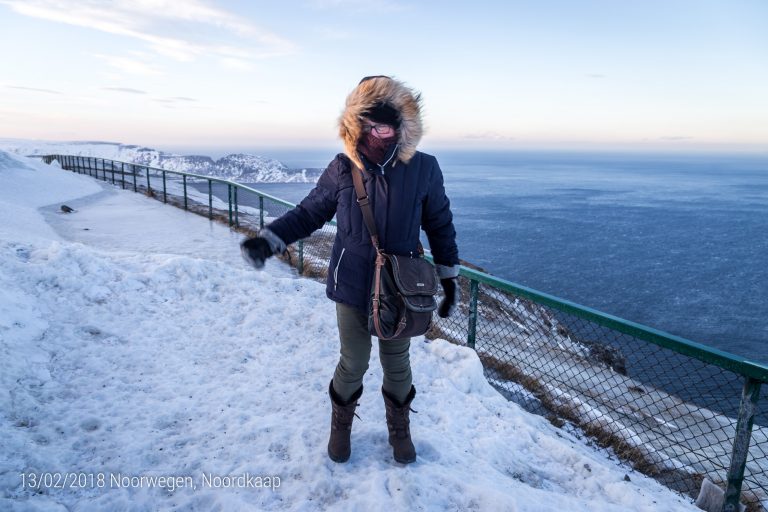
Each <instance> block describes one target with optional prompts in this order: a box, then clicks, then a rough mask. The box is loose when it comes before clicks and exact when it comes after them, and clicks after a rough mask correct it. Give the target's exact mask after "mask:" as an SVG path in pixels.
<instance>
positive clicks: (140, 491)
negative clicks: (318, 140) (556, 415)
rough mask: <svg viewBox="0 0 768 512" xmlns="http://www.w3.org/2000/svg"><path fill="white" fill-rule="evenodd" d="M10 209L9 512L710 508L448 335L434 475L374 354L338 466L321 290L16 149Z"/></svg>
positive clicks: (424, 389) (417, 426) (332, 359)
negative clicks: (329, 445) (391, 426)
mask: <svg viewBox="0 0 768 512" xmlns="http://www.w3.org/2000/svg"><path fill="white" fill-rule="evenodd" d="M63 203H66V204H67V205H69V206H71V207H74V208H75V209H76V211H75V212H73V213H69V214H65V213H61V212H60V208H59V207H60V205H61V204H63ZM0 214H2V215H3V217H4V219H5V221H4V222H2V223H0V251H2V254H1V255H0V365H2V366H1V371H0V439H1V440H2V441H1V442H0V509H1V510H25V511H26V510H30V511H33V510H41V511H42V510H45V511H57V510H61V511H64V510H77V511H79V510H167V509H179V510H223V511H231V510H345V511H346V510H365V511H371V510H387V511H391V510H436V511H443V510H462V511H463V510H492V511H505V510H510V511H513V510H514V511H539V510H540V511H551V510H562V511H600V510H606V511H607V510H616V511H619V510H620V511H657V510H664V511H683V510H691V511H693V510H698V509H696V508H695V507H694V506H693V505H692V504H691V503H690V502H689V500H687V499H685V498H682V497H679V496H678V495H676V494H674V493H673V492H671V491H669V490H668V489H666V488H664V487H662V486H661V485H659V484H658V483H656V482H655V481H653V480H651V479H649V478H646V477H644V476H642V475H640V474H637V473H634V472H631V471H630V470H628V469H627V468H625V467H622V466H619V465H617V463H615V462H614V461H611V460H609V459H606V458H605V456H604V455H602V454H600V453H598V452H595V451H593V450H592V449H591V448H588V447H586V446H584V445H583V444H582V443H581V442H580V441H579V440H577V439H576V438H574V437H572V436H571V435H570V434H568V433H566V432H564V431H562V430H558V429H556V428H555V427H553V426H552V425H551V424H549V423H548V422H547V421H546V420H544V419H543V418H541V417H538V416H534V415H531V414H528V413H526V412H524V411H523V410H521V409H520V407H519V406H517V405H516V404H514V403H511V402H508V401H507V400H505V399H504V398H503V397H502V396H501V395H499V393H497V392H496V391H495V390H494V389H493V387H491V386H490V385H489V384H488V383H487V381H486V380H485V378H484V377H483V371H482V367H481V364H480V361H479V360H478V357H477V355H476V354H475V353H474V352H473V351H472V350H470V349H468V348H465V347H459V346H456V345H453V344H450V343H448V342H446V341H443V340H435V341H432V342H426V341H424V339H423V338H418V339H415V340H414V342H413V345H412V349H411V353H412V361H413V369H414V379H415V386H416V388H417V391H418V392H417V396H416V400H415V401H414V404H413V406H414V408H415V409H416V410H418V411H419V412H418V413H417V414H413V415H412V433H413V436H414V441H415V445H416V448H417V451H418V453H419V458H418V461H417V462H416V463H415V464H411V465H408V466H401V465H399V464H396V463H395V462H394V461H393V459H392V455H391V449H390V447H389V445H388V444H387V435H386V425H385V421H384V404H383V402H382V399H381V395H380V393H379V391H378V390H379V387H380V383H381V379H382V374H381V369H380V366H379V363H378V356H377V354H376V351H375V350H374V351H373V352H374V353H373V356H372V361H371V366H370V370H369V373H368V375H366V380H365V386H366V392H365V393H364V394H363V397H362V399H361V406H360V407H359V408H358V414H359V415H360V420H355V424H354V428H353V434H352V442H353V452H352V458H351V459H350V461H349V462H348V463H347V464H335V463H333V462H331V461H330V460H329V459H328V457H327V455H326V452H325V449H326V442H327V435H328V427H329V423H330V406H329V401H328V397H327V386H328V381H329V379H330V376H331V374H332V372H333V368H334V366H335V364H336V360H337V352H338V345H337V343H338V342H337V330H336V324H335V311H334V306H333V303H332V302H330V301H328V300H327V299H326V298H325V293H324V286H323V285H322V284H321V283H318V282H315V281H311V280H307V279H302V278H299V277H297V276H296V275H294V274H293V272H292V271H291V270H290V269H289V268H288V267H287V266H284V265H282V264H281V263H280V262H278V261H269V262H268V263H267V266H266V268H265V270H264V271H261V272H258V271H255V270H252V269H250V268H248V267H247V266H246V265H245V264H244V263H243V262H242V260H241V259H240V255H239V249H238V242H239V235H236V234H234V233H232V232H230V231H229V230H228V229H227V228H226V227H225V226H221V225H218V224H215V223H211V222H209V221H208V220H206V219H204V218H202V217H199V216H195V215H191V214H188V213H185V212H183V211H182V210H179V209H176V208H174V207H172V206H166V205H163V204H162V203H159V202H158V201H155V200H152V199H148V198H146V197H143V196H141V195H139V194H134V193H133V192H130V191H127V190H126V191H122V190H120V189H119V188H115V187H113V186H111V185H107V184H103V183H99V182H96V181H95V180H93V179H92V178H89V177H87V176H82V175H76V174H73V173H68V172H62V171H61V170H59V169H57V168H56V167H55V165H54V166H46V165H43V164H39V163H36V162H32V161H30V160H27V159H24V158H19V157H15V156H10V155H8V154H6V153H2V152H0ZM626 475H629V478H625V477H626ZM228 476H232V477H243V478H240V479H237V478H233V479H227V478H225V477H228ZM159 477H178V479H179V480H178V481H176V480H171V479H170V478H166V479H165V480H163V479H159ZM278 482H279V485H278ZM38 484H39V485H38ZM54 484H58V485H56V486H54ZM227 484H229V485H230V486H229V487H225V486H226V485H227ZM33 487H34V488H33ZM38 487H39V488H38ZM62 487H63V488H62ZM174 487H175V488H174Z"/></svg>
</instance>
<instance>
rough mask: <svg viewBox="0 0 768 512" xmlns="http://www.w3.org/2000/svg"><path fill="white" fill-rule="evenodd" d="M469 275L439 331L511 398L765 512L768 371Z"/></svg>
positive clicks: (118, 174)
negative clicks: (471, 353) (469, 353)
mask: <svg viewBox="0 0 768 512" xmlns="http://www.w3.org/2000/svg"><path fill="white" fill-rule="evenodd" d="M42 158H43V160H44V161H45V162H46V163H49V164H50V163H52V162H53V161H54V160H55V161H58V162H59V164H60V165H61V166H62V168H64V169H67V170H72V171H75V172H79V173H85V174H89V175H91V176H93V177H96V178H98V179H101V180H103V181H111V183H113V184H115V185H118V184H119V185H120V187H121V188H126V187H128V188H131V187H132V188H133V190H134V191H136V192H143V193H145V194H147V195H150V196H153V197H155V198H157V199H161V200H162V201H164V202H166V203H172V204H175V205H176V206H179V207H180V208H184V209H186V210H190V211H194V212H196V213H199V214H201V215H205V216H207V217H208V218H210V219H218V220H221V221H223V222H227V223H228V224H229V225H230V226H232V227H233V228H236V229H240V230H243V231H246V232H248V231H250V232H254V231H258V229H260V228H261V227H264V226H265V225H267V224H269V222H271V220H273V219H275V218H277V217H279V216H281V215H283V214H284V213H286V212H287V211H289V210H290V209H292V208H294V207H295V205H294V204H293V203H290V202H288V201H283V200H281V199H278V198H276V197H273V196H270V195H268V194H264V193H262V192H259V191H258V190H255V189H253V188H250V187H247V186H245V185H241V184H238V183H235V182H232V181H229V180H224V179H219V178H212V177H209V176H204V175H199V174H193V173H184V172H177V171H169V170H164V169H158V168H153V167H149V166H146V165H140V164H135V163H130V162H119V161H114V160H107V159H101V158H93V157H82V156H71V155H47V156H44V157H42ZM190 183H191V184H192V187H191V188H192V191H191V192H190V190H189V188H190V187H188V184H190ZM206 185H207V186H206ZM160 194H162V197H160ZM219 197H226V201H224V200H221V199H219ZM336 229H337V227H336V224H335V223H334V222H330V223H328V224H326V226H324V227H323V229H321V230H318V231H317V232H315V233H314V234H312V235H311V236H310V237H309V238H307V239H304V240H301V241H299V242H298V243H297V244H294V246H292V247H290V248H289V252H290V254H291V262H292V264H294V265H295V266H296V267H297V268H298V271H299V272H300V273H302V274H304V275H307V276H311V277H317V278H325V277H326V276H327V265H328V260H329V257H330V251H331V247H332V244H333V240H334V238H335V234H336ZM294 256H295V257H294ZM459 281H460V288H461V289H462V295H463V297H464V300H462V301H461V303H460V305H459V308H458V314H455V315H453V316H452V317H451V318H448V319H441V318H438V317H435V322H434V325H433V328H432V330H431V331H430V332H429V333H427V336H428V337H431V338H435V337H440V338H444V339H447V340H449V341H452V342H454V343H457V344H461V345H465V346H468V347H470V348H472V349H474V350H475V351H476V352H477V354H478V356H479V357H480V359H481V361H482V362H483V366H484V368H485V373H486V376H487V378H488V379H489V381H490V382H491V384H493V385H494V387H496V389H498V390H499V391H500V392H501V393H502V394H504V395H505V396H507V397H508V398H509V399H511V400H515V401H516V402H517V403H519V404H520V405H521V406H523V407H524V408H526V409H527V410H529V411H532V412H536V413H538V414H542V415H545V416H546V417H547V418H548V419H549V420H550V421H551V422H552V423H553V424H555V425H558V426H563V427H564V428H567V429H569V430H571V431H573V432H575V433H576V435H585V436H586V437H587V439H588V440H589V442H596V443H597V444H599V445H600V446H604V447H610V448H611V449H612V450H613V452H614V453H615V454H616V455H617V456H618V457H619V458H620V459H621V460H622V461H624V462H625V463H628V464H630V465H631V466H632V467H633V469H636V470H638V471H642V472H643V473H645V474H648V475H650V476H652V477H654V478H656V479H657V480H659V481H660V482H662V483H664V484H665V485H667V486H669V487H670V488H672V489H675V490H677V491H679V492H682V493H684V494H687V495H689V496H693V497H695V496H696V494H697V493H698V491H699V489H700V487H701V483H702V481H703V480H704V479H705V478H706V479H709V480H711V481H713V482H714V483H716V484H718V485H720V486H721V488H722V489H723V490H724V493H725V498H726V499H725V502H724V504H723V507H722V510H723V511H727V512H733V511H736V510H738V508H737V507H738V503H739V501H741V502H742V503H744V504H745V505H747V508H748V510H750V511H757V510H766V507H768V411H766V410H758V407H757V406H758V403H762V404H765V401H766V389H768V388H767V387H761V386H762V384H763V383H766V382H768V366H766V365H765V364H762V363H758V362H755V361H750V360H747V359H745V358H742V357H738V356H735V355H733V354H729V353H727V352H723V351H720V350H717V349H714V348H712V347H708V346H705V345H702V344H699V343H695V342H693V341H690V340H687V339H684V338H681V337H679V336H674V335H671V334H668V333H665V332H662V331H659V330H656V329H652V328H649V327H646V326H643V325H640V324H637V323H634V322H630V321H627V320H624V319H621V318H618V317H615V316H612V315H609V314H606V313H602V312H600V311H596V310H594V309H591V308H588V307H584V306H581V305H578V304H575V303H573V302H569V301H567V300H563V299H561V298H558V297H554V296H552V295H548V294H545V293H542V292H539V291H536V290H532V289H530V288H527V287H524V286H521V285H518V284H515V283H512V282H509V281H506V280H503V279H498V278H496V277H493V276H491V275H489V274H487V273H484V272H481V271H479V270H474V269H472V268H469V267H467V266H462V267H461V270H460V274H459ZM761 399H762V400H761Z"/></svg>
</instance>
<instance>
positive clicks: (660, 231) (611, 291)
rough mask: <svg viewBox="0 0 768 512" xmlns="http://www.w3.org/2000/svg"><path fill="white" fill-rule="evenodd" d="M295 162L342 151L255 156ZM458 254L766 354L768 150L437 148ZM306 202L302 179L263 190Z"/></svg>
mask: <svg viewBox="0 0 768 512" xmlns="http://www.w3.org/2000/svg"><path fill="white" fill-rule="evenodd" d="M260 154H263V155H264V156H271V157H273V158H278V159H280V160H281V161H283V162H284V163H286V165H288V166H289V167H292V168H301V167H324V166H325V165H326V164H327V163H328V161H330V160H331V159H332V158H333V156H334V152H333V151H329V152H327V153H322V154H321V153H320V152H317V151H306V152H286V151H282V152H281V151H275V152H272V153H271V154H270V153H269V152H264V151H262V152H260ZM433 154H435V155H436V156H437V158H438V161H439V162H440V165H441V167H442V169H443V173H444V176H445V187H446V191H447V193H448V196H449V198H450V200H451V204H452V209H453V213H454V224H455V226H456V231H457V239H458V244H459V252H460V256H461V258H462V259H464V260H466V261H469V262H472V263H474V264H476V265H479V266H480V267H482V268H484V269H485V270H486V271H487V272H489V273H491V274H494V275H496V276H498V277H501V278H504V279H507V280H510V281H513V282H515V283H518V284H522V285H524V286H528V287H530V288H534V289H536V290H539V291H542V292H546V293H549V294H552V295H556V296H558V297H561V298H564V299H567V300H570V301H573V302H576V303H579V304H583V305H585V306H589V307H592V308H595V309H598V310H600V311H604V312H606V313H610V314H613V315H616V316H619V317H622V318H625V319H628V320H632V321H635V322H638V323H641V324H644V325H647V326H650V327H654V328H656V329H660V330H663V331H667V332H669V333H672V334H676V335H679V336H683V337H685V338H688V339H691V340H693V341H697V342H700V343H704V344H707V345H710V346H714V347H717V348H720V349H722V350H726V351H728V352H732V353H734V354H737V355H741V356H744V357H747V358H750V359H754V360H757V361H760V362H768V323H767V321H766V319H768V236H766V235H768V155H762V156H746V155H723V154H717V155H703V154H699V155H683V154H665V155H662V154H659V155H651V154H631V153H621V154H620V153H565V152H489V151H441V152H440V151H434V152H433ZM252 186H253V187H254V188H257V189H260V190H263V191H264V192H267V193H269V194H272V195H275V196H278V197H282V198H284V199H286V200H289V201H293V202H297V201H299V200H300V199H301V198H302V197H304V195H305V194H306V193H307V192H308V191H309V189H310V188H311V187H312V185H307V184H254V185H252Z"/></svg>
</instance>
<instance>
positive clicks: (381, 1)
mask: <svg viewBox="0 0 768 512" xmlns="http://www.w3.org/2000/svg"><path fill="white" fill-rule="evenodd" d="M309 5H310V6H311V7H314V8H315V9H342V10H347V11H351V12H356V13H370V12H377V13H381V12H399V11H405V10H408V9H409V7H408V6H407V5H405V4H402V3H400V2H396V1H394V0H311V1H310V2H309Z"/></svg>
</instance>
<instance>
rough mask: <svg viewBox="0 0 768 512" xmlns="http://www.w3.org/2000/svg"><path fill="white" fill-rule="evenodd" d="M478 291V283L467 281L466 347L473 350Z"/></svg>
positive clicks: (475, 333)
mask: <svg viewBox="0 0 768 512" xmlns="http://www.w3.org/2000/svg"><path fill="white" fill-rule="evenodd" d="M479 289H480V283H479V282H478V281H475V280H474V279H470V281H469V325H468V326H467V346H468V347H469V348H472V349H474V348H475V338H476V336H477V296H478V292H479Z"/></svg>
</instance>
